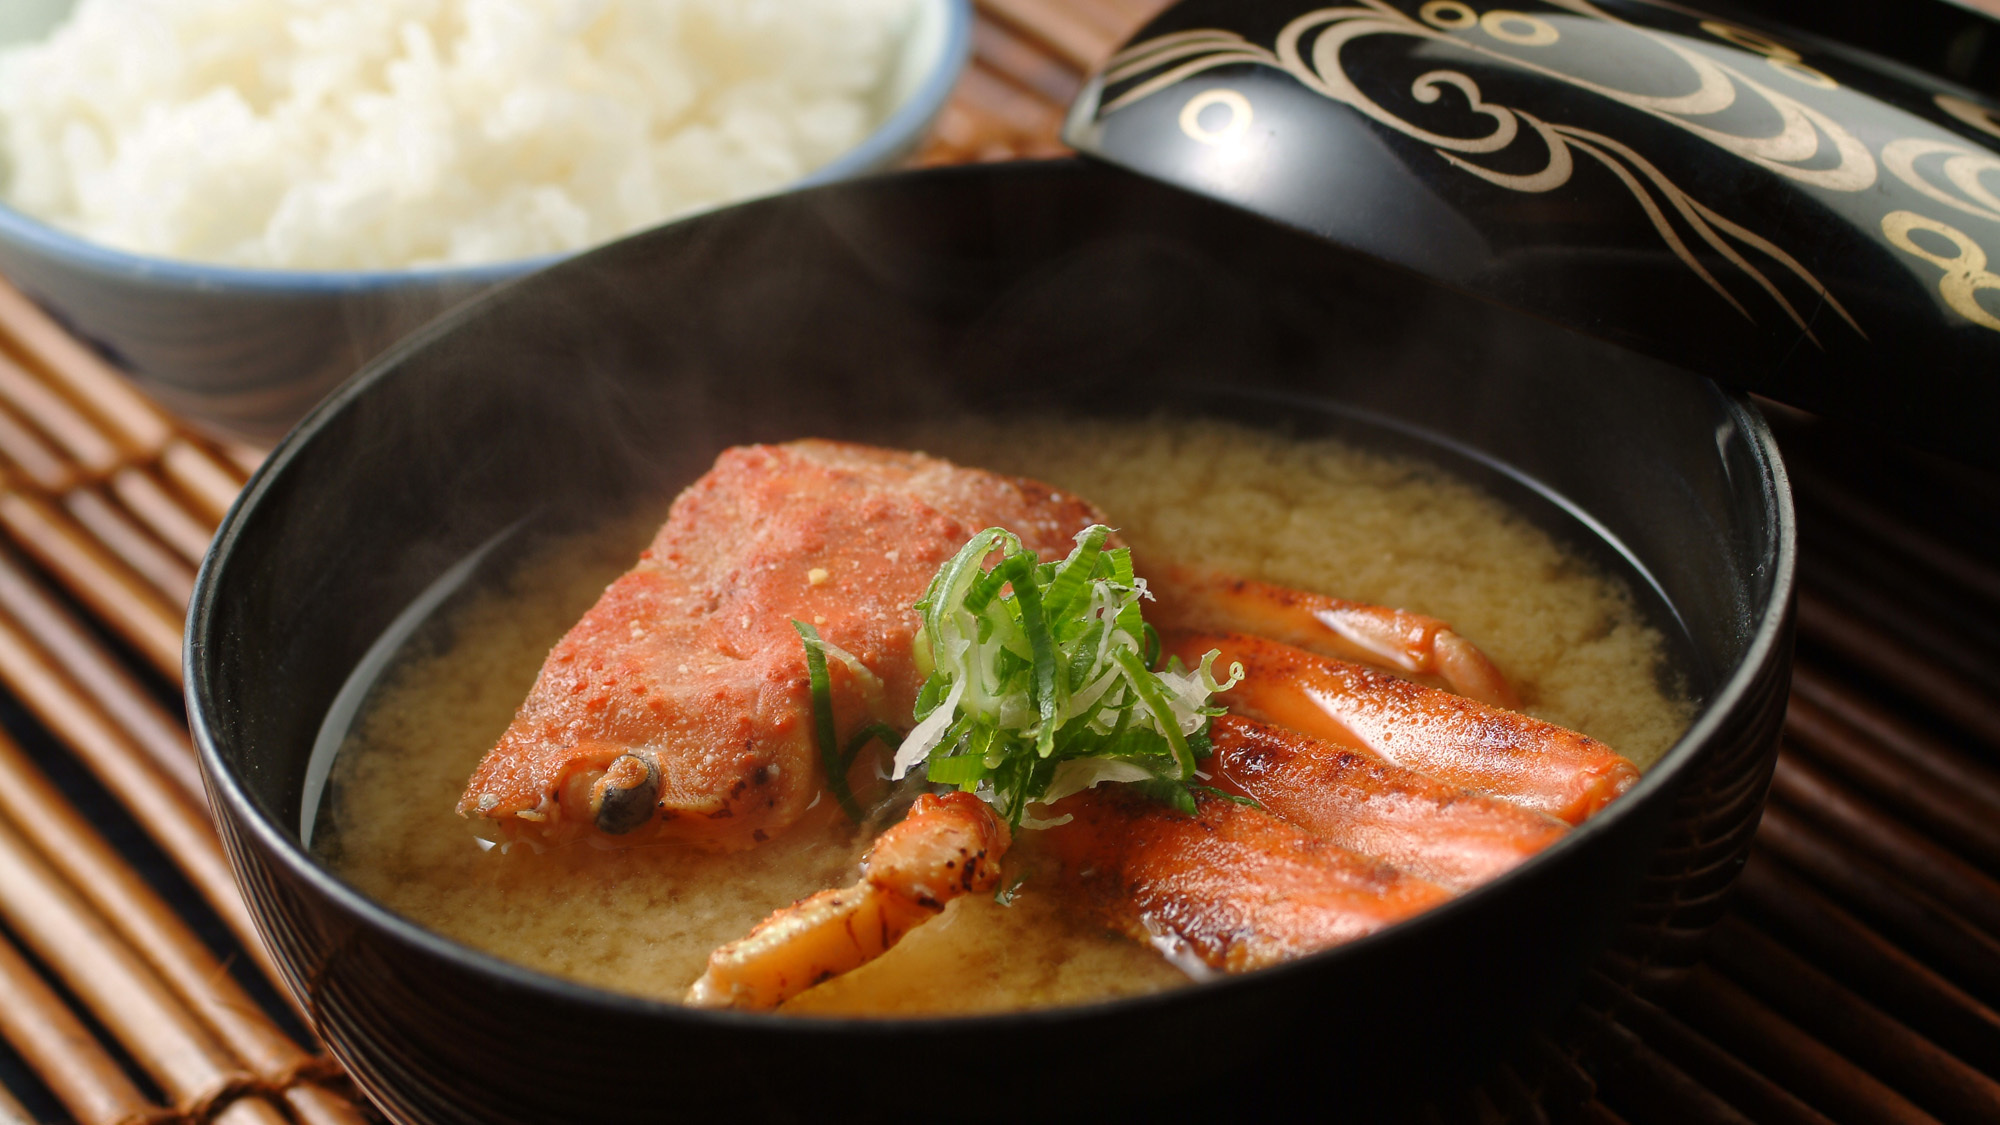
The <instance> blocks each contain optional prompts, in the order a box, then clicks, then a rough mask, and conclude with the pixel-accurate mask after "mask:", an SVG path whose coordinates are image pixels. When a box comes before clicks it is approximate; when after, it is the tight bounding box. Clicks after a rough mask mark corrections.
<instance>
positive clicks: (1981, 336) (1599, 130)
mask: <svg viewBox="0 0 2000 1125" xmlns="http://www.w3.org/2000/svg"><path fill="white" fill-rule="evenodd" d="M1508 2H1511V3H1514V4H1516V5H1517V6H1516V7H1513V8H1500V7H1496V6H1493V5H1491V4H1489V3H1485V2H1483V0H1478V2H1462V0H1349V3H1348V5H1347V6H1342V7H1323V8H1314V7H1312V6H1311V5H1310V4H1309V3H1308V2H1307V0H1186V2H1184V3H1181V4H1179V5H1177V6H1175V7H1174V8H1172V9H1170V10H1169V11H1167V12H1166V13H1165V14H1164V15H1162V16H1161V17H1160V18H1158V19H1157V20H1155V21H1154V22H1153V23H1151V24H1150V25H1148V26H1147V27H1146V28H1145V30H1143V31H1142V32H1141V33H1140V34H1139V36H1138V37H1137V38H1136V39H1135V40H1134V41H1133V42H1132V44H1131V45H1130V46H1128V47H1126V49H1125V50H1123V51H1121V52H1120V53H1119V54H1118V55H1116V56H1115V57H1113V58H1112V60H1111V61H1110V63H1109V64H1107V66H1106V69H1105V70H1104V72H1103V73H1101V74H1100V75H1098V76H1097V77H1096V78H1095V79H1093V80H1092V82H1091V84H1090V85H1089V86H1088V87H1087V88H1086V89H1085V91H1084V93H1083V95H1082V97H1080V98H1079V99H1078V102H1077V104H1076V106H1075V107H1074V108H1073V110H1072V113H1071V116H1070V121H1069V125H1068V129H1067V134H1066V135H1067V139H1068V140H1069V141H1070V143H1071V144H1073V145H1075V146H1076V147H1077V148H1078V149H1080V150H1082V151H1084V152H1086V153H1089V154H1092V155H1094V156H1097V157H1101V158H1103V159H1106V160H1109V161H1111V162H1113V163H1116V164H1119V165H1123V166H1125V167H1128V168H1131V169H1134V170H1136V171H1138V172H1141V173H1143V174H1146V175H1149V176H1152V177H1155V178H1158V179H1161V180H1165V181H1168V182H1171V183H1174V184H1177V185H1180V186H1182V187H1186V188H1189V189H1192V190H1195V191H1199V192H1201V193H1203V194H1206V195H1210V196H1213V197H1215V198H1218V199H1222V200H1225V201H1228V202H1230V203H1233V204H1236V205H1239V206H1242V207H1244V208H1247V209H1249V210H1252V211H1255V212H1257V213H1260V214H1262V215H1265V216H1267V217H1270V218H1273V219H1277V220H1279V221H1281V222H1284V223H1287V224H1290V225H1292V226H1296V227H1300V228H1303V229H1305V230H1307V231H1310V232H1312V233H1315V234H1318V235H1321V236H1323V237H1325V238H1327V239H1329V240H1331V241H1334V242H1337V243H1340V244H1342V245H1346V246H1350V247H1353V248H1355V249H1357V250H1360V251H1363V252H1365V253H1368V254H1371V255H1373V256H1375V257H1378V258H1381V259H1383V260H1385V261H1389V262H1392V263H1395V264H1397V265H1401V266H1405V267H1408V268H1410V269H1412V270H1416V271H1418V272H1420V273H1423V274H1425V275H1428V276H1431V277H1434V278H1437V279H1439V280H1441V281H1444V282H1446V283H1448V284H1451V285H1454V286H1457V287H1459V288H1462V289H1465V290H1468V291H1471V292H1474V293H1477V294H1479V295H1481V296H1485V297H1489V298H1491V299H1493V300H1496V301H1499V302H1502V303H1504V304H1507V305H1511V306H1514V307H1518V308H1521V309H1525V310H1527V311H1530V312H1532V313H1535V314H1538V315H1541V316H1544V317H1547V318H1549V319H1551V320H1555V321H1557V322H1560V323H1562V324H1565V325H1568V326H1570V327H1572V328H1575V329H1577V330H1579V331H1582V332H1586V333H1589V334H1591V335H1594V336H1599V337H1604V338H1607V339H1611V340H1614V341H1617V342H1619V343H1621V344H1624V345H1625V346H1627V347H1630V348H1632V349H1634V350H1636V351H1641V352H1645V353H1648V354H1650V355H1654V356H1658V357H1660V358H1664V359H1667V360H1670V361H1672V362H1674V363H1677V364H1679V365H1681V366H1683V367H1686V368H1687V369H1689V370H1691V371H1695V372H1699V373H1701V374H1704V375H1709V376H1712V377H1714V378H1716V379H1718V380H1721V381H1723V382H1726V383H1730V384H1732V385H1736V386H1740V387H1744V388H1748V389H1750V390H1753V391H1757V392H1760V393H1763V394H1767V395H1770V396H1772V397H1774V398H1777V399H1780V400H1783V401H1786V402H1789V403H1792V404H1795V405H1797V406H1801V407H1805V408H1807V409H1811V410H1817V411H1821V412H1824V413H1827V414H1832V415H1837V416H1843V417H1848V418H1856V419H1860V420H1863V421H1869V422H1873V423H1875V424H1877V425H1880V426H1883V427H1885V428H1887V429H1889V430H1891V431H1893V432H1895V433H1897V434H1900V435H1901V436H1903V437H1905V438H1908V439H1910V440H1911V441H1913V442H1915V443H1917V444H1920V445H1924V446H1928V447H1931V448H1936V449H1940V450H1945V451H1949V452H1952V453H1955V454H1957V455H1959V456H1961V457H1965V458H1968V459H1971V460H1976V461H1982V462H1986V463H1989V464H1992V463H2000V441H1995V440H1993V439H1991V438H1990V437H1989V436H1988V433H1989V430H1990V429H1991V427H1992V426H1993V425H1994V424H1995V423H1996V422H2000V272H1996V271H2000V108H1996V107H1995V106H1993V105H1991V104H1988V103H1986V102H1982V101H1980V100H1979V99H1978V97H1977V95H1974V94H1972V93H1971V92H1969V91H1966V90H1964V89H1960V88H1956V87H1953V86H1950V85H1949V84H1947V83H1945V82H1942V81H1939V80H1935V79H1932V78H1929V77H1927V76H1924V75H1922V74H1919V73H1917V72H1915V71H1912V70H1909V69H1908V68H1905V67H1902V66H1899V65H1898V64H1895V63H1891V62H1887V61H1885V60H1881V59H1877V58H1874V57H1872V56H1869V55H1867V54H1865V53H1862V52H1859V51H1855V50H1852V49H1849V48H1845V47H1841V46H1837V45H1834V44H1830V43H1826V42H1823V41H1819V40H1816V39H1813V38H1810V37H1807V36H1803V35H1798V34H1795V33H1789V32H1784V31H1778V30H1773V29H1768V28H1762V27H1758V26H1756V25H1753V24H1750V23H1746V22H1744V20H1743V19H1742V18H1741V17H1736V16H1732V17H1728V18H1723V17H1720V16H1715V15H1710V14H1707V13H1704V12H1702V11H1698V10H1696V9H1695V8H1692V7H1687V6H1684V5H1681V4H1678V3H1671V2H1668V0H1508ZM1883 18H1884V19H1893V18H1894V5H1885V6H1884V15H1883Z"/></svg>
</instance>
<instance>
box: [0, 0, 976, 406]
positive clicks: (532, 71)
mask: <svg viewBox="0 0 2000 1125" xmlns="http://www.w3.org/2000/svg"><path fill="white" fill-rule="evenodd" d="M971 22H972V16H971V5H970V3H969V0H5V2H4V3H0V274H5V275H6V277H7V278H8V279H9V280H11V281H12V282H13V283H14V284H16V285H18V286H20V287H21V288H22V289H23V290H25V291H27V292H28V293H29V294H30V295H31V296H33V297H34V298H36V299H37V300H38V301H40V302H41V303H42V304H43V305H44V306H46V307H47V308H48V309H49V310H50V311H51V312H52V313H54V314H55V315H56V316H57V317H58V318H59V319H62V320H63V321H64V322H66V323H67V324H68V325H69V326H70V327H71V328H72V329H74V330H75V331H76V332H78V334H79V335H81V336H83V337H84V338H85V339H87V340H89V341H91V342H92V343H94V344H96V345H97V346H98V347H100V348H101V349H102V350H103V351H104V352H105V353H106V354H107V355H109V356H110V357H111V358H112V359H113V360H114V361H116V362H117V363H118V364H119V365H120V366H121V367H123V368H124V369H125V370H127V371H129V372H131V373H132V374H133V376H134V377H135V378H136V379H137V380H138V381H139V382H140V383H141V384H142V385H143V386H144V387H145V388H146V389H147V390H149V391H151V392H153V393H154V394H155V395H156V396H158V397H159V398H161V399H162V400H163V401H165V402H166V403H167V404H168V405H169V406H170V407H172V408H174V409H176V410H177V411H179V412H180V413H182V414H183V415H185V416H187V417H189V418H191V419H194V420H196V421H199V422H202V423H205V424H208V425H210V426H212V427H214V428H216V429H219V430H221V431H225V432H229V433H232V434H235V435H238V436H246V437H252V438H259V437H263V438H268V437H274V436H276V435H277V434H278V433H280V432H282V431H283V430H284V429H285V428H286V427H288V426H289V425H290V424H291V423H292V422H293V421H295V420H296V419H297V418H298V417H299V416H300V415H302V414H303V413H304V412H305V410H306V409H308V408H309V407H310V406H311V405H312V404H313V403H314V402H315V401H317V400H318V399H319V398H320V397H321V396H322V395H323V394H324V393H325V392H326V391H327V390H328V389H330V388H331V387H332V386H333V385H334V384H336V383H337V382H339V381H340V380H341V379H342V378H344V377H345V376H346V375H348V374H349V373H351V372H353V371H354V370H356V369H358V368H359V367H360V366H361V365H362V364H363V363H365V362H366V361H367V360H368V359H370V358H372V357H373V356H375V355H376V354H378V353H379V352H380V351H382V350H383V349H384V348H386V347H387V346H388V345H389V344H391V343H393V342H394V341H395V340H396V339H398V338H400V337H401V336H403V335H405V334H407V332H408V331H409V330H411V329H413V328H415V327H416V326H417V325H419V324H422V323H423V322H424V321H426V320H429V319H430V318H431V317H433V316H435V315H436V314H437V313H439V312H441V311H443V310H444V309H446V308H448V307H450V306H452V305H454V304H456V303H458V302H460V301H462V300H463V299H465V298H466V297H469V296H471V295H473V294H475V293H478V292H480V291H482V290H485V289H487V288H489V287H491V286H492V285H494V284H496V283H499V282H503V281H507V280H510V279H512V278H515V277H518V276H521V275H523V274H526V273H529V272H532V271H533V270H535V269H537V268H540V267H542V266H544V265H547V264H549V263H551V262H554V261H557V260H560V259H561V258H564V257H567V256H569V255H571V254H573V253H575V252H577V251H580V250H583V249H586V248H588V247H591V246H595V245H599V244H601V243H604V242H608V241H611V240H613V239H616V238H619V237H622V236H623V235H626V234H628V233H631V232H633V231H636V230H641V229H644V228H647V227H652V226H656V225H659V224H660V223H663V222H669V221H672V220H674V219H677V218H682V217H685V216H688V215H691V214H695V213H698V212H700V211H704V210H708V209H711V208H714V207H717V206H720V205H723V204H727V203H733V202H736V201H739V200H742V199H746V198H751V197H755V196H759V195H765V194H769V193H771V192H775V191H782V190H788V189H791V188H795V187H801V186H807V185H811V184H817V183H824V182H828V181H832V180H837V179H842V178H846V177H850V176H854V175H858V174H863V173H867V172H871V171H875V170H879V169H882V168H886V167H889V166H892V165H895V164H897V163H898V162H900V161H901V160H902V159H903V158H904V157H905V156H907V155H908V154H909V153H910V152H911V151H912V150H913V149H914V148H915V147H916V145H917V144H918V143H919V141H920V140H921V139H922V137H923V136H924V134H925V132H926V130H927V129H928V128H929V125H930V122H931V121H932V119H933V118H934V117H935V116H936V114H937V112H938V111H939V110H940V109H941V108H942V107H943V105H944V102H945V100H946V99H947V97H948V96H949V94H950V91H951V89H952V87H953V86H954V85H955V83H956V80H957V75H958V72H959V71H960V70H961V69H962V68H963V66H964V62H965V59H966V56H967V54H968V51H969V44H970V29H971Z"/></svg>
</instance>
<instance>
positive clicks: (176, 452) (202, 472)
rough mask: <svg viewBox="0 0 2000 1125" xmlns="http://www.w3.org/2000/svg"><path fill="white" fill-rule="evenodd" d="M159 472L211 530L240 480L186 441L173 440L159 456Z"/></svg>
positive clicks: (224, 464)
mask: <svg viewBox="0 0 2000 1125" xmlns="http://www.w3.org/2000/svg"><path fill="white" fill-rule="evenodd" d="M160 469H161V471H163V472H165V473H166V475H167V479H168V480H171V481H173V482H174V483H175V484H176V485H179V486H180V489H181V492H182V494H183V495H185V496H186V497H187V498H188V499H189V500H192V501H193V502H194V510H195V511H196V512H197V513H199V514H200V515H201V516H202V517H203V518H204V519H206V520H207V521H208V525H209V526H210V527H211V528H212V527H214V526H215V525H216V524H219V523H221V522H222V516H223V513H225V512H227V511H229V505H231V504H233V503H235V502H236V493H237V492H238V491H239V490H241V489H242V487H243V481H242V478H240V477H238V476H237V475H236V473H235V472H234V471H233V470H232V469H231V467H230V466H229V465H228V464H227V463H226V462H224V461H222V460H221V459H219V458H217V457H216V456H215V455H214V454H212V453H210V452H208V451H207V450H206V449H203V448H202V447H201V446H199V445H196V444H195V443H194V442H192V441H189V440H188V439H186V438H175V439H174V440H173V441H170V442H168V443H167V448H166V451H165V452H163V453H162V454H160Z"/></svg>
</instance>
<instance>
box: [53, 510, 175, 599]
mask: <svg viewBox="0 0 2000 1125" xmlns="http://www.w3.org/2000/svg"><path fill="white" fill-rule="evenodd" d="M62 504H63V507H64V508H65V509H67V510H68V512H69V514H70V516H71V517H72V518H74V519H75V520H76V522H77V525H78V526H79V527H81V528H82V529H83V530H84V531H86V532H89V533H90V535H91V536H93V537H94V538H95V539H96V540H97V541H98V542H99V543H102V544H104V545H105V546H106V547H109V548H111V553H112V554H113V555H115V556H116V557H117V558H118V561H120V562H122V563H124V564H125V565H126V566H128V567H130V568H131V569H132V571H133V573H135V574H137V575H138V576H139V577H141V578H143V579H145V580H146V583H147V585H149V586H151V587H152V588H153V589H154V590H157V591H159V592H160V593H161V594H164V595H165V596H166V598H167V601H168V603H169V604H170V605H171V606H173V607H175V608H178V609H181V610H183V611H185V610H186V609H187V605H188V602H189V601H190V600H191V599H192V598H193V597H194V567H192V566H190V565H188V563H187V562H185V561H183V560H182V558H181V556H179V555H177V554H175V553H174V552H172V551H170V550H168V549H167V548H166V547H163V546H161V545H160V541H159V540H158V539H156V538H154V536H153V534H151V533H148V532H147V530H146V529H145V528H143V527H140V526H139V524H138V523H137V522H136V521H134V520H133V518H132V517H131V516H128V515H126V514H125V513H124V511H123V510H121V509H120V508H119V507H118V506H117V505H116V504H114V503H112V502H111V501H110V500H108V499H106V498H105V496H104V494H103V493H101V492H99V491H97V490H96V489H94V488H78V489H73V490H71V491H70V492H68V493H65V494H64V496H63V498H62Z"/></svg>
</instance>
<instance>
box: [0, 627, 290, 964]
mask: <svg viewBox="0 0 2000 1125" xmlns="http://www.w3.org/2000/svg"><path fill="white" fill-rule="evenodd" d="M0 681H4V682H5V683H6V684H7V686H8V687H9V688H10V689H12V690H13V692H14V693H15V694H16V695H18V696H19V697H20V698H21V699H22V701H23V702H24V703H26V704H27V706H28V708H29V710H30V711H32V712H34V714H35V716H36V717H37V718H39V719H40V720H41V721H42V722H43V723H45V724H46V725H47V726H48V727H49V729H50V730H52V731H54V732H55V733H56V735H57V736H58V737H60V738H61V739H62V740H63V742H64V743H65V744H66V745H67V746H68V747H69V748H70V750H71V751H72V752H73V753H75V754H76V756H77V758H78V759H79V760H81V761H82V762H83V764H84V765H86V766H87V767H89V768H90V771H91V772H92V773H93V774H94V775H96V777H97V780H98V781H99V782H100V783H102V784H103V786H104V787H105V789H107V790H109V791H110V793H111V795H112V796H113V798H115V799H116V800H117V801H118V802H119V804H121V805H123V806H125V809H126V811H127V812H129V813H131V814H132V818H133V819H134V820H136V821H138V822H139V825H140V827H141V828H143V829H145V831H146V834H147V835H149V836H151V837H152V838H153V842H154V843H156V844H158V845H159V846H160V850H161V851H163V852H165V853H166V854H167V856H168V858H170V859H172V860H173V861H174V864H175V865H176V866H178V867H179V868H180V869H181V873H182V874H184V875H186V876H187V879H188V882H189V883H191V884H192V885H193V886H194V889H195V891H196V892H197V893H199V894H200V895H201V896H202V898H204V899H206V900H207V902H208V904H209V906H210V907H211V908H213V909H214V910H215V912H216V914H217V915H219V916H220V917H221V918H222V920H223V922H224V923H225V924H227V925H228V926H229V928H230V929H231V930H232V931H233V932H234V933H235V934H236V935H237V937H238V939H239V940H241V941H242V942H243V943H244V948H245V949H246V950H247V951H248V952H249V953H250V955H251V956H253V957H256V958H258V959H259V962H260V964H262V965H263V966H264V967H265V969H266V971H267V972H271V973H272V979H273V980H276V979H278V978H277V976H276V974H275V971H274V969H273V966H271V965H270V963H269V960H268V954H266V953H265V951H264V946H263V942H262V941H261V940H260V939H259V938H258V937H257V930H256V926H255V925H253V924H252V923H251V921H250V915H249V912H248V910H246V909H245V908H244V906H243V896H242V895H241V894H239V893H238V892H237V890H236V883H235V881H234V879H233V878H232V877H231V876H230V874H229V863H228V861H227V859H225V858H224V856H223V854H222V842H221V841H220V840H218V839H217V838H216V835H215V829H214V827H213V826H212V825H211V824H210V823H209V821H208V818H207V815H206V813H205V812H204V811H202V810H201V809H200V808H198V807H197V806H196V805H194V804H193V803H192V802H190V801H189V800H188V799H187V798H186V797H185V796H183V795H182V794H181V792H180V791H179V789H178V788H177V787H175V786H174V784H173V783H172V782H170V781H168V780H167V778H166V775H164V774H162V773H160V772H159V770H158V768H157V767H154V766H153V765H152V764H151V763H150V762H149V761H148V760H147V758H146V757H145V755H144V753H143V752H142V751H140V750H139V749H138V747H137V746H136V745H135V744H134V743H133V742H132V740H131V738H130V737H129V736H127V735H126V734H125V733H124V732H122V731H120V730H119V729H118V728H117V727H116V726H115V725H114V724H112V723H111V722H110V721H109V720H108V719H106V718H104V717H103V716H102V715H100V714H99V713H98V712H97V711H96V709H95V708H93V707H92V706H91V705H90V703H89V702H88V701H87V700H85V699H84V698H83V697H82V696H81V695H80V694H79V693H78V692H77V691H76V689H75V688H73V687H71V686H70V685H69V684H68V683H67V682H66V681H65V680H64V678H63V677H62V675H61V674H60V673H59V672H58V671H57V670H56V669H55V668H54V667H52V666H51V665H50V664H49V662H48V660H47V658H46V657H45V656H43V655H42V654H41V653H39V652H38V651H37V650H36V648H35V646H34V645H33V644H32V643H31V642H30V641H29V640H28V639H27V637H26V636H25V635H23V634H22V633H21V632H20V631H19V630H18V629H16V628H15V627H14V626H13V625H12V624H11V623H10V622H7V621H5V620H4V619H0Z"/></svg>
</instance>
